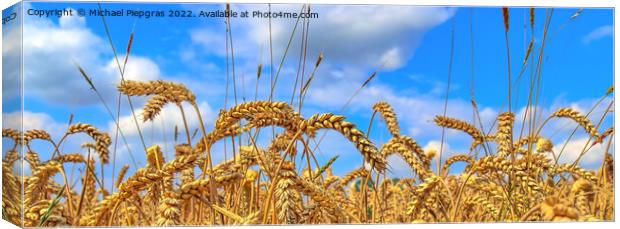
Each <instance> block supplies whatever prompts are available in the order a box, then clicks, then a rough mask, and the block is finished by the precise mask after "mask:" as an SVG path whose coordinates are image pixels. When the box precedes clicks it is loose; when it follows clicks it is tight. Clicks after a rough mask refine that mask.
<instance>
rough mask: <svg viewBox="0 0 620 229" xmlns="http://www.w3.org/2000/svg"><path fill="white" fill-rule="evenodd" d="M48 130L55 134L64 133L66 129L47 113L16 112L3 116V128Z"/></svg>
mask: <svg viewBox="0 0 620 229" xmlns="http://www.w3.org/2000/svg"><path fill="white" fill-rule="evenodd" d="M22 125H23V129H24V130H33V129H39V130H46V131H55V132H53V133H62V132H63V130H64V127H63V126H62V125H61V124H60V123H57V122H56V121H55V120H54V119H53V118H52V117H51V116H49V115H48V114H46V113H40V112H30V111H24V112H23V113H22V112H21V111H15V112H10V113H3V114H2V128H11V129H16V130H21V129H22Z"/></svg>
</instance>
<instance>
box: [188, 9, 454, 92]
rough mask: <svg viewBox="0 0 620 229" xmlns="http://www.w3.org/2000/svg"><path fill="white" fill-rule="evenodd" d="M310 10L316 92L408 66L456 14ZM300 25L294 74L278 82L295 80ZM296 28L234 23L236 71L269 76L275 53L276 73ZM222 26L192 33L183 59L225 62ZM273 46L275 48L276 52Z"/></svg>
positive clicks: (293, 49) (291, 61)
mask: <svg viewBox="0 0 620 229" xmlns="http://www.w3.org/2000/svg"><path fill="white" fill-rule="evenodd" d="M231 7H232V8H233V10H237V11H243V10H249V11H252V10H262V11H265V12H266V11H267V10H268V8H267V5H232V6H231ZM301 7H302V5H293V4H282V5H273V6H272V9H271V10H272V11H283V12H299V11H300V9H301ZM311 10H312V12H316V13H318V14H319V18H315V19H311V21H310V23H309V32H308V47H307V52H308V53H307V58H308V59H307V61H308V66H310V65H311V64H312V63H314V60H315V59H316V58H317V57H318V56H319V53H323V54H324V56H325V59H324V61H323V63H322V64H321V67H320V69H319V70H318V71H317V75H320V76H321V77H317V79H316V82H314V84H315V85H318V86H323V85H326V84H328V83H330V82H333V81H334V80H343V81H347V80H348V81H347V82H352V81H355V82H357V81H360V79H361V81H363V78H364V77H368V75H369V73H367V71H368V70H369V69H377V68H380V67H382V69H383V70H393V69H398V68H400V67H402V66H404V65H405V64H406V63H407V61H408V60H409V59H411V58H412V56H413V55H414V53H415V50H416V48H417V47H418V46H419V44H420V43H421V41H422V39H423V37H424V35H425V34H426V32H428V31H429V30H430V29H432V28H434V27H436V26H437V25H440V24H442V23H443V22H445V21H446V20H448V19H450V18H451V17H452V16H453V15H454V14H455V12H456V9H455V8H444V7H399V6H387V5H386V6H371V5H364V6H356V5H346V6H344V5H342V6H337V5H336V6H334V5H330V6H321V5H319V6H312V9H311ZM302 22H303V21H300V22H299V24H297V28H296V31H295V34H294V35H293V39H292V40H291V44H290V48H289V49H288V53H287V58H286V60H285V62H284V68H283V69H282V71H286V70H289V72H290V74H285V73H284V72H283V73H281V74H282V75H283V76H281V77H280V78H282V79H283V80H284V79H290V78H295V75H294V74H295V73H296V67H297V63H298V57H299V54H300V48H301V33H302V27H303V25H302ZM295 24H296V20H294V19H278V18H276V19H272V20H271V26H270V25H269V21H268V20H267V19H256V18H250V19H244V18H235V19H233V20H232V22H231V26H232V33H233V36H234V38H233V45H234V50H235V61H237V62H236V63H235V64H236V65H237V69H238V71H247V72H252V73H253V72H255V71H256V65H257V64H259V63H261V62H262V63H263V68H264V69H265V70H266V69H267V67H269V64H268V61H269V60H270V54H271V52H273V60H274V64H276V67H277V66H278V65H279V63H280V60H281V58H282V57H283V56H284V53H285V50H286V47H287V45H288V43H289V39H290V37H291V34H292V32H293V29H294V28H295ZM224 26H225V25H224V23H221V24H211V25H209V26H202V27H199V28H196V29H195V30H193V31H191V32H190V37H191V40H192V43H193V45H192V46H190V47H185V48H184V49H183V50H181V52H180V53H179V55H180V56H182V57H185V58H187V57H195V55H196V54H200V55H203V56H205V55H206V56H217V57H224V56H226V36H224V34H225V31H226V30H225V27H224ZM270 27H271V28H270ZM270 31H271V37H270ZM270 43H271V44H273V49H272V50H270ZM196 47H198V48H196ZM192 50H200V51H192ZM228 51H229V52H230V51H231V50H228ZM311 62H312V63H311ZM274 71H276V69H274ZM306 71H309V70H306ZM282 84H284V82H282ZM291 84H292V82H291ZM287 85H288V84H287Z"/></svg>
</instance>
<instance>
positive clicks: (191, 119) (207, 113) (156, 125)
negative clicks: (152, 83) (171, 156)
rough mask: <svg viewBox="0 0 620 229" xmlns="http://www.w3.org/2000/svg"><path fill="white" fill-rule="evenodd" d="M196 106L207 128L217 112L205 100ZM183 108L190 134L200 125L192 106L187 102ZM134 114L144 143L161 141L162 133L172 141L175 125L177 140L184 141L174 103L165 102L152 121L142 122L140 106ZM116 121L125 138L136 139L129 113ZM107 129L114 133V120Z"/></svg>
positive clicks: (181, 118) (181, 122)
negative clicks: (177, 134) (177, 132)
mask: <svg viewBox="0 0 620 229" xmlns="http://www.w3.org/2000/svg"><path fill="white" fill-rule="evenodd" d="M198 108H199V109H200V112H201V114H202V119H203V121H204V122H205V123H204V124H205V128H209V127H210V124H212V123H213V120H214V119H215V118H216V116H217V113H216V112H215V111H214V110H213V109H212V108H211V107H210V106H209V104H208V103H206V102H202V103H200V104H199V105H198ZM183 109H184V110H185V116H186V119H187V124H188V126H189V129H190V135H191V134H193V132H194V130H195V129H196V128H199V126H200V125H199V120H198V116H197V115H196V112H194V108H193V107H192V106H190V105H188V104H184V105H183ZM135 114H136V116H137V118H138V122H139V124H140V130H141V131H142V133H143V136H144V138H145V141H146V143H147V144H149V145H150V144H152V143H154V142H162V141H163V139H164V136H163V135H166V139H167V140H168V141H169V142H172V140H173V138H174V127H175V126H177V127H178V131H179V141H184V140H185V138H186V137H185V129H184V124H183V117H182V115H181V112H180V110H179V108H178V107H177V106H176V105H174V104H167V105H166V106H164V108H163V109H162V111H161V112H160V113H159V115H157V116H156V118H155V119H154V120H153V121H149V122H142V117H141V114H142V108H137V109H136V110H135ZM118 123H119V126H120V127H121V130H122V132H123V134H124V135H125V136H126V137H127V138H134V139H136V140H137V139H138V138H137V137H138V129H137V128H136V124H135V122H134V119H133V116H132V114H131V113H128V114H127V115H124V116H121V118H120V119H119V122H118ZM108 130H109V131H110V133H114V132H115V131H116V124H115V123H114V122H109V123H108ZM201 135H202V133H200V132H199V133H198V134H197V136H198V137H199V136H201ZM149 145H147V146H149Z"/></svg>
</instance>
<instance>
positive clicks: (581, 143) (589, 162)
mask: <svg viewBox="0 0 620 229" xmlns="http://www.w3.org/2000/svg"><path fill="white" fill-rule="evenodd" d="M592 141H593V140H589V138H587V137H582V138H578V139H573V140H571V141H569V142H568V143H566V141H563V142H560V143H558V144H556V145H555V146H553V152H555V154H556V156H559V158H558V162H559V163H560V164H564V163H573V162H575V160H577V158H579V156H580V155H582V152H584V151H585V152H584V153H583V155H582V156H581V158H580V159H579V160H580V161H579V165H581V166H583V167H585V168H588V169H592V168H598V167H600V165H601V162H602V161H603V159H604V156H605V153H609V152H611V153H612V154H613V150H614V148H613V147H611V149H610V151H609V152H607V151H606V146H607V144H606V143H607V141H605V144H597V145H595V146H592V147H591V148H590V146H591V144H592ZM564 144H566V147H564ZM562 149H563V150H562ZM560 153H561V155H560ZM549 157H550V158H553V156H552V155H549Z"/></svg>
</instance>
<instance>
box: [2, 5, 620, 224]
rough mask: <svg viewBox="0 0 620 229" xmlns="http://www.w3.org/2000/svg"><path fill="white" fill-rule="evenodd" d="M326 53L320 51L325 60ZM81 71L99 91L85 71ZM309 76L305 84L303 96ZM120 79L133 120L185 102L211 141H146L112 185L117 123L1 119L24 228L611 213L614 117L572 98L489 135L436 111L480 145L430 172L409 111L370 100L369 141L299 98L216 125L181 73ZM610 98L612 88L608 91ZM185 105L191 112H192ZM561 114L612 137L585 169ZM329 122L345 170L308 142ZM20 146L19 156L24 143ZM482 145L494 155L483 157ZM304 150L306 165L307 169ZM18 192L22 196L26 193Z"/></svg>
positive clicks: (13, 201)
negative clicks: (396, 165)
mask: <svg viewBox="0 0 620 229" xmlns="http://www.w3.org/2000/svg"><path fill="white" fill-rule="evenodd" d="M505 11H506V12H505V14H507V9H506V10H505ZM506 17H507V16H506ZM506 30H508V25H506ZM530 45H531V44H530ZM130 47H131V42H130V44H129V47H128V50H129V49H130ZM530 47H531V46H530ZM528 53H529V51H528ZM526 59H527V57H526ZM321 60H322V57H319V58H318V59H317V61H316V63H315V66H314V67H315V68H316V67H318V66H319V65H320V63H321ZM524 62H525V60H524ZM259 69H260V66H259ZM79 70H80V72H81V74H82V75H83V76H84V77H85V79H86V81H87V83H88V84H90V85H89V86H90V87H92V88H93V89H94V90H95V91H96V89H95V88H96V87H95V86H96V85H93V84H92V82H91V81H90V80H89V79H90V78H89V77H88V76H87V75H86V73H85V71H84V70H83V69H82V68H79ZM259 72H260V70H259ZM372 77H374V75H373V76H371V77H370V78H369V80H370V79H372ZM311 80H312V79H309V80H308V81H307V84H306V85H304V87H302V88H300V91H301V93H300V94H299V97H300V98H299V101H303V96H305V92H306V91H307V90H308V88H309V84H310V82H311ZM295 86H297V85H295ZM362 87H363V86H362ZM508 88H510V85H509V86H508ZM117 89H118V91H119V92H120V93H122V94H123V95H124V96H127V98H128V99H129V100H131V99H132V98H136V97H146V98H148V100H147V102H146V104H145V105H144V106H143V107H142V111H143V112H142V113H141V114H135V116H134V117H137V118H138V119H142V120H138V121H137V122H139V121H144V122H148V121H150V120H153V119H155V118H156V117H157V116H158V115H159V114H160V112H161V111H162V109H163V107H164V106H176V107H178V108H179V112H180V113H181V114H182V117H183V118H184V119H185V117H186V116H189V115H196V116H197V117H199V121H200V124H201V126H200V128H199V129H200V130H199V131H198V136H201V137H199V140H198V141H194V142H192V139H191V138H190V135H191V134H190V130H189V129H188V127H187V126H184V127H179V129H180V130H181V131H185V133H186V134H184V135H186V136H187V139H183V137H182V136H184V135H183V134H182V135H180V136H181V138H180V141H181V142H183V143H180V144H177V145H176V146H174V152H168V153H166V152H162V151H163V149H162V147H161V146H159V145H151V146H148V147H147V148H146V149H145V150H144V152H141V153H143V154H145V155H146V166H145V167H142V168H133V169H134V170H135V172H133V173H132V174H129V173H128V172H127V171H128V169H129V165H125V166H124V167H122V169H121V170H120V173H119V174H117V177H114V179H115V180H114V181H115V182H114V184H115V187H114V190H113V191H112V190H110V188H109V187H105V186H104V185H102V177H101V175H102V174H101V173H97V171H96V168H97V166H100V167H104V166H110V162H109V161H110V159H109V158H110V153H111V152H110V150H109V148H110V145H111V143H112V140H113V139H112V137H111V136H113V134H114V133H106V132H103V131H100V130H99V129H98V128H97V127H95V126H93V125H90V124H86V123H71V124H70V125H69V126H68V127H67V129H66V131H65V134H64V135H63V136H62V137H61V138H60V139H53V138H52V137H51V136H50V134H49V133H48V132H46V130H39V129H32V130H24V132H20V131H19V130H14V129H8V128H4V129H3V130H2V137H3V138H8V139H10V140H12V141H13V146H12V147H11V148H9V149H5V150H8V151H7V153H6V154H5V156H4V157H3V159H2V189H3V190H2V197H3V198H2V210H3V211H2V217H3V219H5V220H7V221H9V222H11V223H14V224H18V225H21V224H22V222H23V226H27V227H36V226H43V227H55V226H175V225H186V226H189V225H257V224H400V223H407V224H408V223H437V222H538V221H613V220H615V219H614V210H615V209H614V177H613V176H614V159H613V140H612V139H613V136H614V133H615V132H614V127H613V126H609V127H606V126H602V125H601V123H602V121H601V122H596V121H592V120H590V118H589V113H588V114H583V113H581V112H579V111H577V110H575V109H573V108H570V107H566V108H561V109H558V110H556V111H554V112H552V113H551V114H550V115H549V116H548V117H543V119H541V120H538V122H532V123H537V126H536V127H535V128H531V129H530V131H526V132H525V133H522V132H521V131H522V130H521V128H520V127H519V126H517V125H515V123H516V120H515V119H516V118H517V117H516V115H515V112H512V111H506V112H501V113H500V114H499V115H498V116H497V117H496V123H497V125H496V126H497V128H493V129H492V130H493V131H483V130H481V129H480V128H479V127H478V126H477V125H476V124H474V123H470V122H468V121H465V120H460V119H457V118H453V117H451V116H450V115H449V114H448V115H437V116H436V117H435V118H434V119H433V120H432V122H434V124H435V125H436V126H437V128H440V129H446V130H456V131H459V132H461V134H463V135H465V136H469V137H468V138H469V139H471V142H470V145H471V146H470V152H463V153H462V154H458V155H454V156H450V157H447V158H443V159H441V160H440V161H439V163H437V161H435V164H436V165H437V168H433V166H432V164H433V162H434V160H436V158H437V154H438V153H439V152H437V151H434V150H424V149H423V148H422V147H421V146H420V145H419V144H418V142H417V141H416V140H415V139H414V138H412V137H410V136H407V135H404V134H402V133H401V127H400V126H399V121H398V118H399V117H402V116H404V115H410V114H397V113H395V112H394V109H393V108H392V106H391V105H390V104H389V103H387V102H385V101H378V102H376V103H375V104H374V106H372V110H373V111H374V114H373V117H375V114H376V115H377V119H379V120H381V121H383V122H384V123H385V126H386V127H387V128H386V129H385V131H387V132H389V140H387V141H385V143H383V144H381V145H378V144H375V143H374V142H376V141H375V140H373V139H370V138H369V135H368V131H369V129H368V130H366V129H365V127H366V126H367V125H370V124H368V123H352V122H350V121H347V117H345V116H342V115H339V114H333V113H317V114H314V115H311V116H308V117H303V116H302V115H301V114H300V113H299V109H300V108H301V105H300V107H299V108H295V107H293V105H292V104H291V103H288V102H282V101H272V100H254V101H248V102H243V103H239V104H238V105H235V106H232V107H230V108H228V109H222V110H221V111H220V113H219V114H218V115H217V118H216V120H215V121H214V122H213V123H214V125H213V127H212V129H211V130H210V131H207V128H205V125H204V124H203V123H204V122H203V120H202V117H203V116H202V114H201V110H200V109H199V106H198V105H197V102H196V100H197V99H196V96H195V95H194V93H193V92H192V91H190V90H189V89H188V88H187V87H185V86H184V85H183V84H181V83H178V82H170V81H162V80H155V81H132V80H122V81H120V82H118V85H117ZM612 94H613V87H611V88H610V89H609V90H608V91H607V93H605V95H604V96H603V97H602V98H601V100H602V99H608V98H610V95H612ZM611 99H612V100H613V98H611ZM182 104H189V105H190V106H191V107H193V108H194V109H193V110H190V111H188V110H184V109H183V106H182ZM593 109H594V108H593ZM608 110H609V109H608ZM555 119H565V120H570V121H572V122H574V123H576V124H577V125H578V128H579V130H578V131H582V132H585V133H587V135H588V136H589V141H588V145H587V147H586V148H584V150H583V152H582V155H581V156H583V155H585V154H587V153H589V150H590V149H591V148H592V147H593V146H596V145H603V146H604V148H605V149H606V150H605V152H604V153H605V156H604V157H603V158H604V161H603V162H602V164H601V166H600V167H599V168H596V169H593V170H588V169H584V168H582V167H581V166H580V164H579V159H578V160H577V161H575V163H561V162H560V161H559V160H558V156H557V155H555V152H554V150H553V147H554V145H555V144H558V143H556V142H552V141H551V140H550V138H549V137H548V136H542V134H541V132H542V131H541V130H542V129H544V128H546V125H545V124H546V123H547V121H550V120H555ZM24 121H25V122H27V120H24ZM371 122H372V120H371ZM117 125H118V124H117ZM273 127H278V130H280V129H281V130H282V131H277V132H275V133H274V135H273V138H271V139H270V143H269V144H268V145H267V146H265V147H261V146H259V144H256V142H255V141H256V138H257V135H259V134H261V133H262V134H266V133H269V134H271V133H272V131H273ZM325 130H326V131H331V132H335V133H338V134H340V135H342V136H343V137H344V138H345V139H346V140H348V142H349V143H350V144H352V145H353V146H354V147H355V149H356V150H357V152H358V153H359V158H360V159H363V161H364V163H362V164H361V165H360V166H359V167H358V168H356V169H354V170H351V171H349V172H348V173H346V174H345V175H342V176H337V175H334V174H333V173H332V164H333V163H334V161H336V160H337V157H334V158H331V159H330V160H329V161H327V162H326V163H324V164H319V163H318V162H316V158H315V156H314V150H313V149H312V147H311V146H310V145H309V142H310V141H311V140H314V139H318V138H320V137H321V135H320V134H321V133H323V131H325ZM47 131H49V130H47ZM261 131H263V132H261ZM175 132H176V130H175ZM78 134H84V135H87V136H89V137H90V138H91V139H92V141H88V142H84V143H83V144H82V145H81V146H82V148H83V149H84V150H85V152H88V153H87V155H86V156H85V155H84V154H82V153H67V152H62V148H63V147H62V145H63V143H64V142H65V139H67V138H71V137H73V136H75V135H78ZM567 140H570V139H567ZM33 141H44V142H48V143H49V144H48V145H49V148H48V149H47V150H48V151H47V152H42V153H41V154H40V153H38V152H35V151H34V150H33V149H32V148H31V147H30V144H31V143H32V142H33ZM221 141H233V142H235V143H234V144H236V147H234V148H233V149H232V153H233V154H234V156H233V157H232V158H229V159H228V160H225V161H222V162H219V163H215V162H214V161H213V155H215V154H222V152H218V151H216V150H213V149H212V146H213V145H214V144H216V143H217V142H221ZM22 147H23V148H22ZM21 149H24V152H25V154H24V155H23V157H22V155H20V153H18V151H20V150H21ZM610 149H611V151H610ZM229 150H230V149H229ZM474 151H484V152H486V153H485V155H480V156H475V155H474V154H473V153H472V152H474ZM40 155H51V157H49V158H41V157H40ZM164 155H174V156H173V157H169V158H165V156H164ZM391 155H398V156H400V157H402V159H403V160H404V161H405V162H406V164H407V165H408V166H409V169H410V170H411V171H412V174H413V176H411V177H407V178H392V177H389V176H388V173H386V171H387V170H389V169H390V166H391V165H390V164H389V162H388V160H387V158H388V156H391ZM95 158H96V159H95ZM22 160H23V161H22ZM299 160H304V161H307V162H308V163H304V165H300V164H299V163H297V162H298V161H299ZM22 162H23V163H26V164H28V165H29V169H30V173H29V174H30V175H23V174H19V173H16V172H15V169H14V168H15V166H16V164H19V163H22ZM457 162H459V163H464V164H465V165H466V166H465V168H464V169H463V171H461V172H459V173H455V172H450V170H451V167H452V166H453V165H454V164H455V163H457ZM96 163H100V165H96ZM68 164H74V165H76V166H78V167H80V168H83V169H82V170H81V171H82V174H80V175H79V184H80V185H74V184H71V183H70V182H68V180H67V171H66V167H65V165H68ZM55 176H59V177H61V179H60V180H61V182H58V180H55V179H53V178H54V177H55ZM62 181H64V182H62ZM22 191H23V195H18V194H17V193H21V192H22ZM22 203H23V206H24V208H23V209H22ZM22 216H23V221H22Z"/></svg>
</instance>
